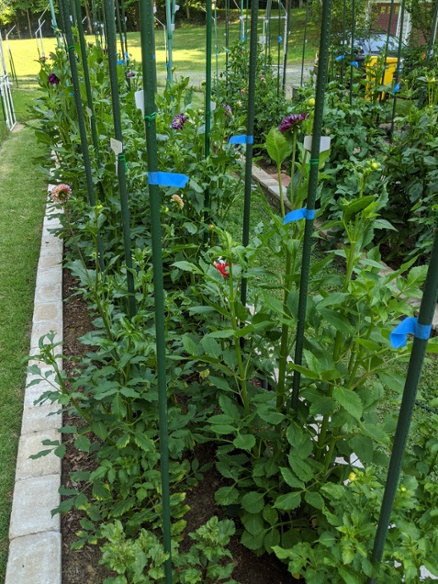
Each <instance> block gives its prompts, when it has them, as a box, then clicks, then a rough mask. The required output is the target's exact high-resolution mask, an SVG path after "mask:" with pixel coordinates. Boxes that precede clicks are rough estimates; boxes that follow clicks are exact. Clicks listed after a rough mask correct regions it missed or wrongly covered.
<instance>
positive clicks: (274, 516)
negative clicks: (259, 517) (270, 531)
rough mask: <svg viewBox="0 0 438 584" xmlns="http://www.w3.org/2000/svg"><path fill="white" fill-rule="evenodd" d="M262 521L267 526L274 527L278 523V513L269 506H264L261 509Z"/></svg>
mask: <svg viewBox="0 0 438 584" xmlns="http://www.w3.org/2000/svg"><path fill="white" fill-rule="evenodd" d="M263 519H264V520H265V521H266V522H267V523H269V525H275V524H276V523H277V522H278V513H277V511H276V510H275V509H273V508H272V507H271V506H270V505H266V507H265V508H264V509H263Z"/></svg>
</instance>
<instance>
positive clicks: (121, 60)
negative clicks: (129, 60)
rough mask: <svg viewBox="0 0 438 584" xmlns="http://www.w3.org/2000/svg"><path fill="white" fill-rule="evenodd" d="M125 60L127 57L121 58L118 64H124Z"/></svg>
mask: <svg viewBox="0 0 438 584" xmlns="http://www.w3.org/2000/svg"><path fill="white" fill-rule="evenodd" d="M124 62H125V59H120V61H117V65H123V63H124Z"/></svg>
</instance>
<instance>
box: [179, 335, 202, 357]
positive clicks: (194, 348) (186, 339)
mask: <svg viewBox="0 0 438 584" xmlns="http://www.w3.org/2000/svg"><path fill="white" fill-rule="evenodd" d="M181 341H182V344H183V347H184V349H185V350H186V351H187V353H188V354H189V355H199V347H198V345H197V344H196V343H195V341H194V340H193V339H192V337H191V336H190V335H188V334H185V335H183V336H182V338H181Z"/></svg>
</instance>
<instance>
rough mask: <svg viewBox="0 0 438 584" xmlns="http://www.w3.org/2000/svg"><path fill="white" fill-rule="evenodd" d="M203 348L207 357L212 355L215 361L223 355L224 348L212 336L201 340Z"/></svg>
mask: <svg viewBox="0 0 438 584" xmlns="http://www.w3.org/2000/svg"><path fill="white" fill-rule="evenodd" d="M201 346H202V348H203V349H204V351H205V352H206V353H207V355H211V356H212V357H214V358H215V359H218V358H219V357H220V356H221V354H222V347H221V346H220V344H219V343H218V342H217V341H216V340H215V339H213V338H212V337H211V336H210V335H206V336H205V337H203V338H202V339H201Z"/></svg>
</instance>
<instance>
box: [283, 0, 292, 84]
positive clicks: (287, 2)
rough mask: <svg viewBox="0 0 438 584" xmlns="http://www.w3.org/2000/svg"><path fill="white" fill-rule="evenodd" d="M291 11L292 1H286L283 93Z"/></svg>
mask: <svg viewBox="0 0 438 584" xmlns="http://www.w3.org/2000/svg"><path fill="white" fill-rule="evenodd" d="M291 10H292V1H291V0H286V26H285V29H284V36H285V37H286V38H285V39H284V45H283V46H284V51H283V93H284V92H285V90H286V67H287V51H288V45H289V32H290V30H289V29H290V13H291Z"/></svg>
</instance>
